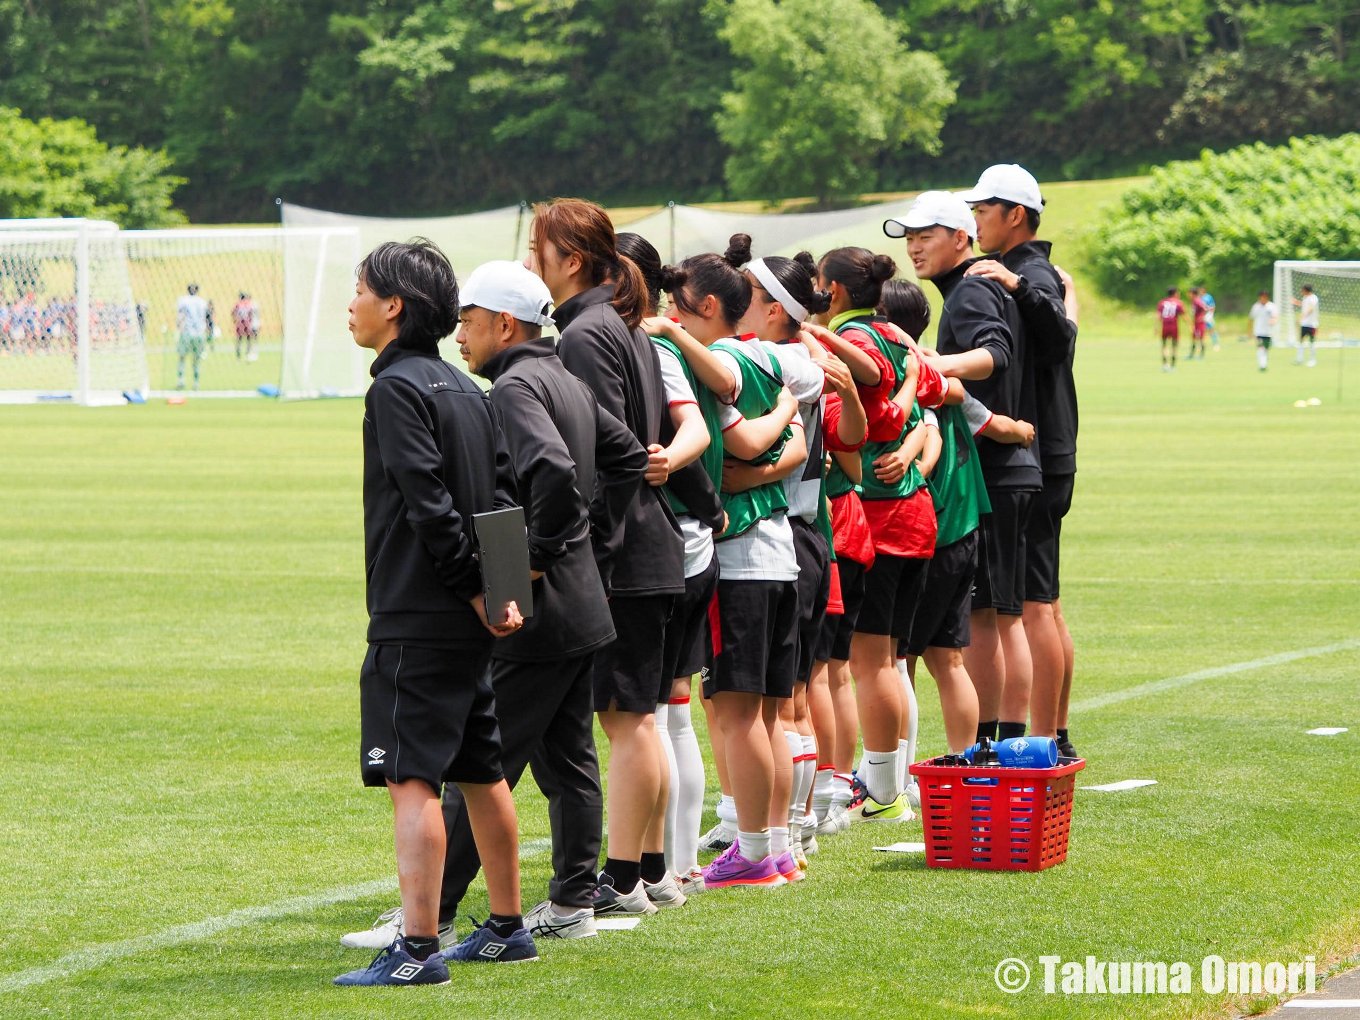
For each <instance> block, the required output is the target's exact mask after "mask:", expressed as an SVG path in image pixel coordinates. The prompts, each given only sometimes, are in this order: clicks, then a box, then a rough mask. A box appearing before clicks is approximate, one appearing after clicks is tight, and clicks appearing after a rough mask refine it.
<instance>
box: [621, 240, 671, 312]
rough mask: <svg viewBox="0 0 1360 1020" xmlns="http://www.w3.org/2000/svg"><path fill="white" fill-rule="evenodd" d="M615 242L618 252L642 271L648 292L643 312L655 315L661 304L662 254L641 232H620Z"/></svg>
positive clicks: (643, 283)
mask: <svg viewBox="0 0 1360 1020" xmlns="http://www.w3.org/2000/svg"><path fill="white" fill-rule="evenodd" d="M615 243H616V247H617V250H618V253H619V254H620V255H622V256H623V257H624V258H626V259H628V260H629V261H630V262H632V263H633V264H634V265H635V266H637V267H638V270H639V271H640V272H641V273H642V285H643V288H644V290H646V292H647V301H646V307H645V308H644V309H643V313H644V314H645V315H655V314H656V310H657V308H658V307H660V305H661V256H660V255H659V254H658V253H657V250H656V249H655V248H653V247H652V242H651V241H649V240H647V239H646V238H645V237H643V236H642V235H641V234H633V233H625V234H619V235H618V238H617V241H616V242H615Z"/></svg>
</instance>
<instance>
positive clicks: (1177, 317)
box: [1157, 287, 1185, 372]
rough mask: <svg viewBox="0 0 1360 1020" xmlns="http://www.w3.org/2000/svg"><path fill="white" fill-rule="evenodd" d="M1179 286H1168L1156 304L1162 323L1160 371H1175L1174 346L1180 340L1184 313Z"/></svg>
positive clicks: (1177, 344) (1177, 345)
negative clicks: (1163, 295) (1164, 295)
mask: <svg viewBox="0 0 1360 1020" xmlns="http://www.w3.org/2000/svg"><path fill="white" fill-rule="evenodd" d="M1180 293H1181V292H1180V288H1179V287H1168V288H1167V289H1166V297H1164V298H1162V300H1161V301H1160V302H1159V303H1158V304H1157V318H1158V320H1160V322H1161V324H1162V371H1163V372H1174V371H1176V348H1177V347H1179V346H1180V342H1181V317H1182V316H1184V315H1185V305H1183V304H1181V299H1180Z"/></svg>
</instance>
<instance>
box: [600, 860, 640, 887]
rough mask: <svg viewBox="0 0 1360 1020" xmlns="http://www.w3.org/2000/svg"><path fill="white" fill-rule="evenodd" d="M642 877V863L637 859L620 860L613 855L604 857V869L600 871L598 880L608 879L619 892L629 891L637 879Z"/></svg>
mask: <svg viewBox="0 0 1360 1020" xmlns="http://www.w3.org/2000/svg"><path fill="white" fill-rule="evenodd" d="M641 877H642V864H641V863H640V862H638V861H620V860H615V859H614V858H613V857H606V858H605V859H604V871H602V872H601V873H600V880H601V881H602V882H603V881H605V880H608V883H609V884H610V885H612V886H613V887H614V888H615V889H617V890H618V891H619V892H621V893H630V892H632V891H633V887H634V886H636V885H637V884H638V879H640V878H641Z"/></svg>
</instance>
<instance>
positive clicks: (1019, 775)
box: [910, 758, 1086, 871]
mask: <svg viewBox="0 0 1360 1020" xmlns="http://www.w3.org/2000/svg"><path fill="white" fill-rule="evenodd" d="M1085 767H1086V761H1085V759H1083V758H1059V759H1058V764H1057V765H1056V766H1055V767H1054V768H1051V769H1012V768H1001V767H999V766H995V765H993V766H985V765H932V764H931V763H930V762H929V761H923V762H917V763H916V764H915V765H913V766H911V770H910V771H911V774H912V775H913V776H917V777H918V778H919V785H920V790H921V821H922V823H923V824H924V826H925V843H926V864H927V865H928V866H929V867H932V868H981V869H983V870H986V871H1042V870H1043V869H1044V868H1051V867H1052V866H1053V865H1055V864H1061V863H1062V862H1063V861H1065V860H1067V835H1068V831H1069V830H1070V829H1071V826H1072V790H1073V788H1074V786H1075V784H1076V775H1077V773H1078V772H1080V771H1081V770H1082V769H1084V768H1085Z"/></svg>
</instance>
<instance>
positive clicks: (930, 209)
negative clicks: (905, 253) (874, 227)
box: [883, 191, 977, 240]
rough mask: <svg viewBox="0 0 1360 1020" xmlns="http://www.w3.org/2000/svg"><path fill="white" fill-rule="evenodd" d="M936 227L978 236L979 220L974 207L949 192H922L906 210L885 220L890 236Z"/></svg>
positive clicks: (972, 236)
mask: <svg viewBox="0 0 1360 1020" xmlns="http://www.w3.org/2000/svg"><path fill="white" fill-rule="evenodd" d="M937 226H938V227H946V228H948V229H949V230H966V231H968V236H969V237H971V238H973V239H974V240H976V239H977V220H975V219H973V210H971V209H969V208H968V203H967V202H965V201H964V200H963V199H961V198H960V197H959V196H958V195H955V194H953V193H952V192H948V191H923V192H921V193H920V194H919V195H917V196H916V201H914V202H912V203H911V208H910V209H908V210H907V211H906V212H905V213H903V214H902V215H901V216H894V217H893V218H892V219H890V220H884V221H883V233H885V234H887V235H888V236H889V237H906V236H907V231H908V230H924V229H925V228H926V227H937Z"/></svg>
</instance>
